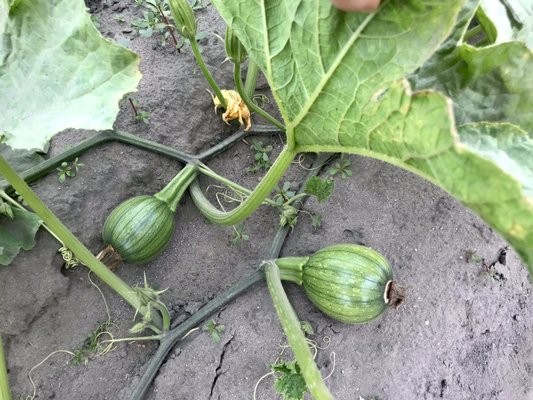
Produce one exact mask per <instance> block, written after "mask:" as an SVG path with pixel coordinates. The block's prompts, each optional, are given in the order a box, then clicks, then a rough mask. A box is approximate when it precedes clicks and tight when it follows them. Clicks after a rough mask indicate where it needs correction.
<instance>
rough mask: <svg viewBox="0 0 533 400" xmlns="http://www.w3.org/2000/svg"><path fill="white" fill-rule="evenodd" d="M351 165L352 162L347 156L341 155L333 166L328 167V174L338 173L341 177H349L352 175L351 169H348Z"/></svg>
mask: <svg viewBox="0 0 533 400" xmlns="http://www.w3.org/2000/svg"><path fill="white" fill-rule="evenodd" d="M351 165H352V162H351V161H350V160H348V159H347V158H344V155H343V156H341V159H340V160H339V161H337V162H336V163H335V164H334V165H333V167H330V168H329V169H328V174H330V175H331V176H335V175H337V174H340V176H341V178H342V179H346V178H349V177H350V176H352V170H351V169H350V166H351Z"/></svg>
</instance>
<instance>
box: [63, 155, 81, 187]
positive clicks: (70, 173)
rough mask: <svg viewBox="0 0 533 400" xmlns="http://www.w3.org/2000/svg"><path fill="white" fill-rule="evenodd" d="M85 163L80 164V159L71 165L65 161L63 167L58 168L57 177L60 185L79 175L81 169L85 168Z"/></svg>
mask: <svg viewBox="0 0 533 400" xmlns="http://www.w3.org/2000/svg"><path fill="white" fill-rule="evenodd" d="M83 165H84V164H83V163H80V162H78V157H76V158H75V159H74V161H72V162H71V163H70V165H69V163H68V162H67V161H63V162H62V163H61V165H60V166H59V167H58V168H56V170H57V176H58V179H59V182H60V183H65V181H66V180H67V177H68V178H73V177H75V176H76V174H77V173H78V171H79V169H80V167H83Z"/></svg>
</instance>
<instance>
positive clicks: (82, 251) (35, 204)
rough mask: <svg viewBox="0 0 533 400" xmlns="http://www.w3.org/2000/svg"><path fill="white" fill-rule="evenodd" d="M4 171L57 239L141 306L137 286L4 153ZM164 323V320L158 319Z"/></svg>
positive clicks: (0, 166)
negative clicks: (58, 212)
mask: <svg viewBox="0 0 533 400" xmlns="http://www.w3.org/2000/svg"><path fill="white" fill-rule="evenodd" d="M0 174H2V175H3V176H4V177H5V178H6V179H7V181H8V182H9V183H10V184H11V185H12V186H13V188H14V189H15V190H16V191H17V192H18V193H19V194H20V195H21V196H22V198H23V199H24V200H25V201H26V203H27V204H28V205H29V206H30V208H31V209H32V210H33V211H34V212H35V213H36V214H37V215H38V216H39V218H41V219H42V220H43V222H44V223H45V224H46V225H47V226H48V227H49V228H50V229H51V230H52V231H53V232H54V233H55V235H56V236H57V238H59V240H60V241H61V242H62V243H64V245H65V246H66V247H68V248H69V249H70V250H71V251H72V253H73V254H75V255H76V257H78V259H79V260H80V261H81V262H82V263H84V264H85V265H86V266H87V267H88V268H89V269H90V270H91V271H93V272H94V273H95V275H96V276H98V278H100V279H101V280H102V281H103V282H105V283H106V284H107V285H109V286H110V287H111V288H112V289H113V290H114V291H115V292H117V293H118V295H119V296H121V297H122V298H123V299H124V300H125V301H126V302H127V303H128V304H130V305H131V306H132V307H133V308H134V309H138V308H139V307H140V303H139V300H138V298H137V296H136V295H135V293H134V291H133V289H132V288H131V287H130V286H128V285H127V284H126V283H125V282H124V281H123V280H122V279H120V278H119V277H118V276H117V275H115V274H114V273H113V272H111V271H110V270H109V269H108V268H107V267H106V266H105V265H104V264H102V263H101V262H100V261H99V260H98V259H97V258H96V257H95V256H94V255H93V254H92V253H91V252H90V251H89V249H87V247H85V246H84V245H83V244H82V243H81V242H80V241H79V240H78V239H77V238H76V236H74V235H73V234H72V233H71V232H70V231H69V230H68V228H67V227H66V226H65V225H63V223H62V222H61V221H60V220H59V219H58V218H57V217H56V216H55V215H54V214H53V213H52V211H50V209H49V208H48V207H47V206H46V205H45V204H44V203H43V202H42V200H41V199H40V198H39V197H38V196H37V195H36V194H35V192H33V190H31V189H30V187H29V186H28V185H27V184H26V182H24V179H22V178H21V177H20V176H19V175H18V174H17V172H16V171H15V170H14V169H13V168H12V167H11V166H10V165H9V163H8V162H7V161H6V160H5V159H4V157H2V155H0ZM155 322H156V323H157V324H160V323H161V321H155Z"/></svg>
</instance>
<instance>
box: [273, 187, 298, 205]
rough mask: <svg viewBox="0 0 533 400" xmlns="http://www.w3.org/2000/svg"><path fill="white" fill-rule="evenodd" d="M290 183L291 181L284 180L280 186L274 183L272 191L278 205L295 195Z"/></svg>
mask: <svg viewBox="0 0 533 400" xmlns="http://www.w3.org/2000/svg"><path fill="white" fill-rule="evenodd" d="M292 185H293V184H292V182H284V183H283V185H282V186H281V187H280V186H279V185H276V187H275V188H274V192H275V193H276V194H275V195H274V201H275V202H276V204H277V205H278V206H282V205H283V204H284V203H285V202H287V201H288V200H290V199H292V198H293V197H294V196H295V195H296V192H295V191H294V190H292V189H291V188H292Z"/></svg>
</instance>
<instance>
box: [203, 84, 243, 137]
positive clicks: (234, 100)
mask: <svg viewBox="0 0 533 400" xmlns="http://www.w3.org/2000/svg"><path fill="white" fill-rule="evenodd" d="M221 92H222V96H224V100H226V111H225V112H224V114H222V121H224V122H225V123H226V124H227V123H228V121H233V120H234V119H238V120H239V123H240V124H241V126H242V125H243V124H246V128H244V130H245V131H247V130H249V129H250V128H251V127H252V120H251V117H250V110H248V106H247V105H246V104H245V103H244V101H242V99H241V96H240V95H239V93H237V92H236V91H235V90H221ZM211 96H212V97H213V103H214V104H215V111H216V109H217V108H219V107H222V104H220V101H219V100H218V97H216V96H215V95H213V94H212V93H211Z"/></svg>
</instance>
